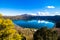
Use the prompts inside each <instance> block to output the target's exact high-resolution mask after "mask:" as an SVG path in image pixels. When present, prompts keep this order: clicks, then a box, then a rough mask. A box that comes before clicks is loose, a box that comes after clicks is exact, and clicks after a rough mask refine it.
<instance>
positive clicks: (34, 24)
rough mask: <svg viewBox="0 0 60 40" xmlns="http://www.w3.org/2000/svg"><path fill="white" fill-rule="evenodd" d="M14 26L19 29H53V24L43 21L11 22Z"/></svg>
mask: <svg viewBox="0 0 60 40" xmlns="http://www.w3.org/2000/svg"><path fill="white" fill-rule="evenodd" d="M13 22H14V23H15V24H17V25H19V26H21V27H27V28H41V27H47V28H53V27H54V25H55V24H54V23H53V22H49V21H44V20H41V21H40V20H29V21H25V20H14V21H13Z"/></svg>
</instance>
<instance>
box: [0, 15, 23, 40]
mask: <svg viewBox="0 0 60 40" xmlns="http://www.w3.org/2000/svg"><path fill="white" fill-rule="evenodd" d="M22 39H23V36H22V34H19V33H18V32H17V31H16V30H15V28H14V24H13V22H12V21H11V20H10V19H4V18H2V17H1V16H0V40H22Z"/></svg>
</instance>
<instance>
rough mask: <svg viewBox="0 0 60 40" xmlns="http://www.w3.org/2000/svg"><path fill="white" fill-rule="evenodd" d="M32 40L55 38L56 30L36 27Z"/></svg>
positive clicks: (50, 39)
mask: <svg viewBox="0 0 60 40" xmlns="http://www.w3.org/2000/svg"><path fill="white" fill-rule="evenodd" d="M33 37H34V40H57V38H58V36H57V31H55V30H52V29H47V28H40V29H38V30H37V31H36V32H35V33H34V35H33Z"/></svg>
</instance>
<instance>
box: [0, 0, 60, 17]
mask: <svg viewBox="0 0 60 40" xmlns="http://www.w3.org/2000/svg"><path fill="white" fill-rule="evenodd" d="M0 13H2V14H3V15H7V16H8V15H20V14H25V13H27V14H32V15H44V16H46V15H57V14H58V15H60V0H0Z"/></svg>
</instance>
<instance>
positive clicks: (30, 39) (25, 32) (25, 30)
mask: <svg viewBox="0 0 60 40" xmlns="http://www.w3.org/2000/svg"><path fill="white" fill-rule="evenodd" d="M15 29H16V30H17V31H18V32H19V33H22V34H23V35H24V36H25V37H26V39H27V40H33V34H34V32H35V31H36V30H37V29H33V28H22V27H19V26H15ZM55 30H57V31H58V35H60V28H55Z"/></svg>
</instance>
